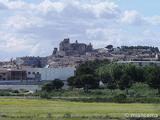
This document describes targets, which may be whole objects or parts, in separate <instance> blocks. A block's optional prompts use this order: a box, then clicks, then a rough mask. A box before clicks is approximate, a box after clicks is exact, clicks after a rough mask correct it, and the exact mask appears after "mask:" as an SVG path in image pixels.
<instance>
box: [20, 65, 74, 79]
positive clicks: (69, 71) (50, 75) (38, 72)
mask: <svg viewBox="0 0 160 120" xmlns="http://www.w3.org/2000/svg"><path fill="white" fill-rule="evenodd" d="M23 70H25V71H26V73H27V79H28V80H39V81H45V80H47V81H48V80H54V79H61V80H67V78H69V77H71V76H74V73H75V70H76V69H75V68H74V67H61V68H23Z"/></svg>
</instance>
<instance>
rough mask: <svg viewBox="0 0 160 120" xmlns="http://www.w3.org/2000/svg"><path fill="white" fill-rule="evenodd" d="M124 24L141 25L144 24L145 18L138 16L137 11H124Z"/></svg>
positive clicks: (122, 19) (122, 18)
mask: <svg viewBox="0 0 160 120" xmlns="http://www.w3.org/2000/svg"><path fill="white" fill-rule="evenodd" d="M121 21H122V22H123V23H128V24H134V25H140V24H142V23H143V22H144V20H143V18H142V17H141V16H140V15H139V14H138V12H137V11H124V13H123V14H122V17H121Z"/></svg>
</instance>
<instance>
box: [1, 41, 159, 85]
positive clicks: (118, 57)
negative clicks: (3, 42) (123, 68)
mask: <svg viewBox="0 0 160 120" xmlns="http://www.w3.org/2000/svg"><path fill="white" fill-rule="evenodd" d="M93 60H109V61H117V62H118V63H128V62H132V63H135V64H138V65H141V66H143V65H150V64H156V65H158V66H160V62H159V61H160V52H159V49H158V48H157V47H150V46H121V47H114V46H113V45H106V47H104V48H99V49H95V48H94V47H93V45H92V44H91V43H88V44H85V43H79V42H78V40H75V42H74V43H71V42H70V39H69V38H65V39H64V40H63V41H61V42H60V44H59V48H53V52H52V53H51V55H48V56H46V57H34V56H25V57H17V58H16V59H11V60H10V61H7V62H0V80H3V82H6V80H10V81H11V80H14V83H15V81H16V80H17V82H19V80H21V81H22V80H30V81H31V83H33V81H34V82H35V81H36V82H37V81H43V80H53V79H54V78H59V79H63V80H66V79H67V78H68V77H70V76H73V75H74V71H75V69H76V67H77V66H79V65H80V64H82V63H85V62H86V61H93ZM62 73H63V74H62ZM10 81H9V82H10ZM7 84H8V83H7Z"/></svg>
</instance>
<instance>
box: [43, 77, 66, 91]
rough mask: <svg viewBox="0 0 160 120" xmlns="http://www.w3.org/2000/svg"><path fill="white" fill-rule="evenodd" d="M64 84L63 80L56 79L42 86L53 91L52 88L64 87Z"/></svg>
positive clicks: (45, 89)
mask: <svg viewBox="0 0 160 120" xmlns="http://www.w3.org/2000/svg"><path fill="white" fill-rule="evenodd" d="M63 86H64V83H63V81H62V80H59V79H55V80H53V81H52V82H49V83H46V84H45V85H44V86H42V90H44V91H47V92H51V91H52V90H59V89H62V87H63Z"/></svg>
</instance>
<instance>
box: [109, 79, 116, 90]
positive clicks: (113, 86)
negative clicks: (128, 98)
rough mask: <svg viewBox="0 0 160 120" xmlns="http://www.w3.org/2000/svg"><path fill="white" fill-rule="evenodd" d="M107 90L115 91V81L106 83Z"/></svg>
mask: <svg viewBox="0 0 160 120" xmlns="http://www.w3.org/2000/svg"><path fill="white" fill-rule="evenodd" d="M107 88H108V89H110V90H111V92H112V90H115V89H116V88H117V83H116V81H114V80H112V79H111V80H109V81H108V82H107Z"/></svg>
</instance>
